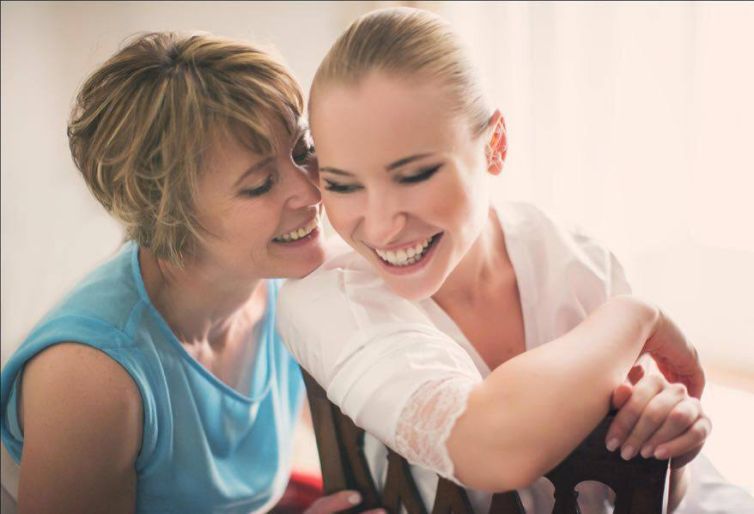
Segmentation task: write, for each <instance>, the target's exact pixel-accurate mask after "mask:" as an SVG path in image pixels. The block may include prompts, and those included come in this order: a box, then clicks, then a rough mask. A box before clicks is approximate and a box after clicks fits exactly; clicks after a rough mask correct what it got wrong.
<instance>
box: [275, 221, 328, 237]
mask: <svg viewBox="0 0 754 514" xmlns="http://www.w3.org/2000/svg"><path fill="white" fill-rule="evenodd" d="M318 225H319V219H318V218H314V219H313V220H311V221H310V222H309V223H307V224H306V225H304V226H303V227H301V228H297V229H296V230H293V231H291V232H288V233H287V234H283V235H281V236H278V237H276V238H274V241H296V240H298V239H301V238H302V237H306V236H308V235H309V234H311V233H312V232H313V231H314V229H315V228H317V226H318Z"/></svg>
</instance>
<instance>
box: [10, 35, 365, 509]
mask: <svg viewBox="0 0 754 514" xmlns="http://www.w3.org/2000/svg"><path fill="white" fill-rule="evenodd" d="M302 103H303V102H302V97H301V93H300V90H299V86H298V85H297V84H296V82H295V80H294V79H293V77H292V76H291V74H290V73H289V72H288V71H287V70H286V68H285V67H283V66H282V65H281V64H280V63H279V62H277V61H276V60H274V59H273V58H271V57H270V56H269V55H267V54H265V53H263V52H261V51H259V50H257V49H255V48H253V47H251V46H249V45H247V44H244V43H240V42H236V41H230V40H225V39H221V38H218V37H212V36H208V35H194V36H191V37H181V36H179V35H176V34H172V33H154V34H148V35H143V36H140V37H137V38H135V39H133V40H132V41H131V42H130V43H129V44H127V46H125V47H124V48H123V49H122V50H120V51H119V52H118V53H117V54H116V55H114V56H113V57H112V58H111V59H110V60H109V61H107V62H106V63H105V64H104V65H103V66H102V67H101V68H99V69H98V70H97V71H96V72H95V73H94V74H93V75H92V76H91V77H89V79H88V80H87V81H86V83H85V84H84V85H83V87H82V89H81V91H80V93H79V95H78V97H77V99H76V104H75V109H74V111H73V115H72V118H71V120H70V124H69V127H68V135H69V139H70V147H71V152H72V154H73V158H74V160H75V162H76V164H77V166H78V168H79V170H80V171H81V174H82V176H83V178H84V180H85V181H86V183H87V185H88V186H89V188H90V189H91V191H92V192H93V194H94V195H95V197H96V198H97V199H98V200H99V201H100V202H101V203H102V205H103V206H104V207H105V208H106V209H107V210H108V211H109V212H110V213H111V214H112V215H113V216H114V217H115V218H117V219H118V220H120V221H121V222H122V224H123V225H124V227H125V230H126V233H127V238H128V242H127V243H126V244H125V245H124V246H123V247H122V249H120V250H119V251H118V253H117V254H116V255H115V256H113V257H112V258H111V259H110V260H108V261H107V262H106V263H104V264H103V265H101V266H100V267H99V268H97V269H95V270H94V271H93V272H92V273H91V274H89V275H88V276H87V277H86V278H85V279H83V280H82V281H81V282H80V283H79V284H78V286H76V287H75V288H74V289H73V291H71V292H70V294H68V295H67V296H66V297H65V298H64V299H63V300H62V301H61V302H60V303H59V304H58V305H57V306H56V307H55V308H54V309H53V310H52V311H51V312H49V313H48V314H47V316H45V318H44V319H42V320H41V321H40V322H39V324H38V325H37V326H36V327H35V328H34V330H33V331H32V332H31V333H30V335H29V336H28V338H27V339H26V340H25V341H24V342H23V344H22V345H21V346H20V348H19V349H18V351H17V352H16V353H15V354H14V355H13V356H12V357H11V358H10V360H9V361H8V363H7V365H6V366H5V369H4V370H3V373H2V439H3V444H4V445H5V447H6V448H7V450H8V451H9V452H10V454H11V455H12V456H13V457H14V459H15V460H16V461H20V485H19V492H18V494H19V497H18V502H19V507H20V510H21V511H24V512H35V513H43V512H56V513H58V512H113V513H115V512H133V511H134V510H135V511H137V512H144V513H146V512H210V511H212V512H251V511H263V510H266V509H269V508H270V507H271V506H272V505H273V504H274V503H275V502H276V500H277V499H278V498H279V497H280V494H281V493H282V491H283V489H284V487H285V484H286V482H287V477H288V470H289V459H290V440H291V433H292V429H293V426H294V422H295V421H296V419H297V416H298V409H299V405H300V401H301V392H302V382H301V379H300V375H299V370H298V367H297V365H296V363H295V362H294V361H293V360H292V359H291V358H290V356H289V355H288V353H287V352H286V351H285V349H284V348H283V347H282V345H281V344H280V339H279V337H278V334H277V332H276V330H275V298H276V295H277V288H278V284H277V282H276V281H274V280H270V278H273V277H297V276H302V275H304V274H306V273H309V272H310V271H312V270H313V269H314V268H316V267H317V266H318V265H319V264H320V263H321V262H322V260H323V247H322V241H321V236H320V229H319V209H320V194H319V191H318V190H317V188H316V187H315V183H314V181H315V179H316V177H314V176H313V175H314V174H315V172H316V162H315V161H314V160H313V158H312V152H311V146H310V143H309V136H308V133H307V130H306V127H305V126H304V124H303V123H302V120H301V116H302ZM350 497H352V495H350V496H348V495H343V494H341V495H340V496H338V497H334V498H329V499H327V500H324V503H321V504H320V510H321V511H323V512H324V511H328V510H329V511H334V510H336V509H342V508H345V507H347V506H351V505H352V503H349V502H348V498H350Z"/></svg>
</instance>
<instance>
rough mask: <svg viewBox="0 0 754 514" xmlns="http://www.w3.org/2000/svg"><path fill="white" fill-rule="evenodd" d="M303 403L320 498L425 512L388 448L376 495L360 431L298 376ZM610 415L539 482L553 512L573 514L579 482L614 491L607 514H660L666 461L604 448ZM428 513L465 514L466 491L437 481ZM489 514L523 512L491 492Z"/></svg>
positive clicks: (508, 495) (511, 497)
mask: <svg viewBox="0 0 754 514" xmlns="http://www.w3.org/2000/svg"><path fill="white" fill-rule="evenodd" d="M303 374H304V382H305V383H306V390H307V395H308V397H309V405H310V407H311V411H312V420H313V424H314V433H315V436H316V439H317V447H318V450H319V458H320V464H321V467H322V479H323V483H324V489H325V494H330V493H334V492H337V491H341V490H343V489H354V490H357V491H359V492H360V493H361V495H362V498H363V502H362V504H361V505H359V506H358V507H356V508H354V509H351V510H350V511H348V512H350V513H354V514H355V513H358V512H361V511H363V510H366V509H372V508H378V507H382V508H385V509H386V510H387V511H388V512H391V513H396V514H397V513H399V512H401V507H403V508H405V509H406V512H408V514H428V513H427V509H426V507H425V505H424V503H423V501H422V499H421V496H420V494H419V490H418V489H417V487H416V484H415V482H414V479H413V476H412V475H411V471H410V467H409V464H408V462H406V460H405V459H404V458H403V457H401V456H400V455H398V454H397V453H395V452H393V451H392V450H390V449H388V468H387V478H386V480H385V484H384V487H383V488H382V490H378V489H377V487H376V485H375V482H374V480H373V478H372V476H371V475H370V473H369V466H368V464H367V460H366V457H365V455H364V451H363V447H364V431H363V430H362V429H361V428H359V427H357V426H356V425H355V424H354V423H353V421H351V419H350V418H348V417H347V416H346V415H344V414H343V413H342V412H341V411H340V409H339V408H338V407H337V406H335V405H334V404H332V403H331V402H330V401H329V400H328V399H327V395H326V394H325V391H324V390H323V389H322V388H321V387H320V386H319V384H317V382H316V381H315V380H314V379H313V378H312V377H311V376H310V375H308V374H307V373H306V372H305V371H304V372H303ZM613 417H614V414H613V413H611V414H610V415H608V416H607V417H606V418H605V419H604V420H602V422H601V423H600V424H599V425H598V426H597V428H595V429H594V431H593V432H592V433H591V434H590V435H589V436H588V437H587V438H586V439H584V441H583V442H582V443H581V444H580V445H579V446H578V447H577V448H576V449H575V450H574V451H573V452H572V453H571V454H570V455H569V456H568V457H566V458H565V460H563V462H561V463H560V464H558V465H557V466H556V467H555V468H554V469H553V470H551V471H550V472H549V473H547V474H546V475H545V476H546V477H547V479H549V480H550V481H551V482H552V484H553V485H554V487H555V507H554V509H553V511H552V512H553V514H579V513H580V511H579V506H578V492H576V490H575V488H576V486H577V485H578V484H579V483H581V482H583V481H587V480H594V481H597V482H601V483H603V484H607V485H608V486H610V487H611V488H612V490H613V491H614V492H615V511H614V514H662V508H663V495H664V491H665V480H666V476H667V470H668V461H660V460H656V459H652V458H650V459H643V458H641V456H638V457H635V458H633V459H632V460H630V461H624V460H623V459H621V458H620V455H619V452H612V453H611V452H609V451H607V448H605V435H606V434H607V428H608V427H609V425H610V422H611V421H612V419H613ZM431 513H432V514H451V513H457V514H473V510H472V507H471V503H470V502H469V498H468V495H467V494H466V491H465V490H464V489H463V488H461V487H459V486H457V485H456V484H454V483H453V482H451V481H449V480H446V479H444V478H440V480H439V483H438V488H437V493H436V495H435V501H434V505H433V506H432V510H431ZM489 514H524V509H523V507H522V505H521V500H520V499H519V496H518V493H516V492H515V491H511V492H504V493H497V494H495V495H493V497H492V504H491V506H490V510H489Z"/></svg>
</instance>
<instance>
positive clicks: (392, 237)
mask: <svg viewBox="0 0 754 514" xmlns="http://www.w3.org/2000/svg"><path fill="white" fill-rule="evenodd" d="M402 205H403V204H402V203H401V199H400V198H399V195H395V194H389V193H388V192H387V191H382V192H380V191H378V190H377V191H375V190H373V191H370V192H369V194H368V195H367V201H366V205H365V206H364V210H363V212H362V221H361V225H362V227H361V228H362V233H361V236H362V239H363V240H364V241H365V242H366V243H367V244H369V245H371V246H375V247H378V248H384V247H387V246H390V245H392V244H395V243H396V242H398V238H399V237H400V235H401V233H402V232H403V230H404V229H405V228H406V222H407V214H406V211H405V210H404V209H403V207H402Z"/></svg>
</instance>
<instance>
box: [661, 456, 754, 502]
mask: <svg viewBox="0 0 754 514" xmlns="http://www.w3.org/2000/svg"><path fill="white" fill-rule="evenodd" d="M688 466H690V469H691V480H690V483H689V488H688V490H687V491H686V495H685V496H684V497H683V500H681V503H680V505H678V508H676V510H675V511H674V514H754V497H752V496H751V494H749V493H747V492H746V491H745V490H744V489H743V488H741V487H738V486H735V485H733V484H731V483H729V482H728V481H726V480H725V479H724V478H723V477H722V476H721V475H720V473H719V472H718V471H717V470H716V469H715V467H714V466H713V465H712V463H711V462H710V461H709V459H707V457H706V456H705V455H704V453H700V454H699V455H697V457H696V458H695V459H694V460H693V461H691V463H690V464H688Z"/></svg>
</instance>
